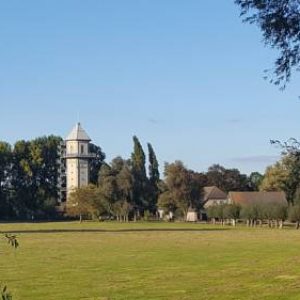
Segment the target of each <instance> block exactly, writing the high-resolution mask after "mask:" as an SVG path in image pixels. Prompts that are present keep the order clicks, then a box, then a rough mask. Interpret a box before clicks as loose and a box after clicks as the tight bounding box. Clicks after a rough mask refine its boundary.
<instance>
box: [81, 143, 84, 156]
mask: <svg viewBox="0 0 300 300" xmlns="http://www.w3.org/2000/svg"><path fill="white" fill-rule="evenodd" d="M80 151H81V154H83V152H84V147H83V145H81V147H80Z"/></svg>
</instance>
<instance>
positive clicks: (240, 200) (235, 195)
mask: <svg viewBox="0 0 300 300" xmlns="http://www.w3.org/2000/svg"><path fill="white" fill-rule="evenodd" d="M228 203H229V204H233V203H235V204H239V205H240V206H246V205H250V204H281V205H288V202H287V200H286V196H285V193H284V192H230V193H229V194H228Z"/></svg>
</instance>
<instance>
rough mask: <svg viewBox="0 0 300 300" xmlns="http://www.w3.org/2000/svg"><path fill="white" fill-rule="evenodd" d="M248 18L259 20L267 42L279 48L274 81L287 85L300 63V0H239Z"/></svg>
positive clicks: (247, 20) (253, 20) (243, 12)
mask: <svg viewBox="0 0 300 300" xmlns="http://www.w3.org/2000/svg"><path fill="white" fill-rule="evenodd" d="M235 3H236V4H237V5H239V6H240V8H241V15H242V16H243V17H244V21H245V22H248V23H250V24H256V25H257V26H258V27H259V28H260V29H261V31H262V33H263V37H264V42H265V44H266V45H270V47H271V48H273V49H277V50H278V51H279V56H278V58H277V59H276V61H275V67H274V70H273V76H274V77H271V80H270V81H271V82H272V83H274V84H276V85H280V84H282V88H284V87H285V85H286V83H287V82H288V81H289V80H290V78H291V74H292V70H294V69H296V70H298V69H299V63H300V3H299V0H235Z"/></svg>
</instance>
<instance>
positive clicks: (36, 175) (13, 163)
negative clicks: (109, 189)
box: [0, 135, 105, 219]
mask: <svg viewBox="0 0 300 300" xmlns="http://www.w3.org/2000/svg"><path fill="white" fill-rule="evenodd" d="M61 142H62V138H61V137H58V136H53V135H51V136H45V137H39V138H36V139H33V140H31V141H24V140H20V141H17V142H16V143H15V144H14V146H11V145H10V144H9V143H7V142H0V218H1V219H8V218H18V219H32V218H54V217H56V216H57V211H56V209H55V207H56V206H57V199H58V191H59V189H58V175H59V174H58V172H59V153H58V149H59V145H60V144H61ZM91 151H92V152H94V153H96V154H97V158H96V159H95V160H94V161H93V162H92V163H91V170H90V171H91V179H92V180H93V181H94V182H95V183H96V182H97V180H98V172H99V169H100V167H101V164H102V161H103V160H104V157H105V156H104V154H103V153H102V151H101V149H100V148H99V147H97V146H95V145H91Z"/></svg>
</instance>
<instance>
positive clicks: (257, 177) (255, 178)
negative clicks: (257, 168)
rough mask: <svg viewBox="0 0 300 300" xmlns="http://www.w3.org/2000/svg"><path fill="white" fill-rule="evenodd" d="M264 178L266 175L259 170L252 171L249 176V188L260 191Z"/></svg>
mask: <svg viewBox="0 0 300 300" xmlns="http://www.w3.org/2000/svg"><path fill="white" fill-rule="evenodd" d="M263 179H264V176H263V175H262V174H260V173H259V172H252V173H251V174H250V176H249V188H250V189H251V190H252V191H259V188H260V185H261V183H262V181H263Z"/></svg>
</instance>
